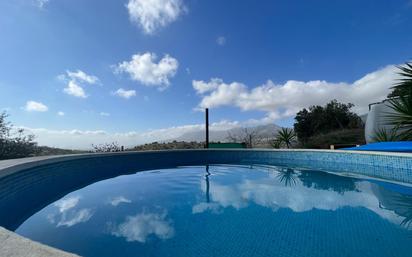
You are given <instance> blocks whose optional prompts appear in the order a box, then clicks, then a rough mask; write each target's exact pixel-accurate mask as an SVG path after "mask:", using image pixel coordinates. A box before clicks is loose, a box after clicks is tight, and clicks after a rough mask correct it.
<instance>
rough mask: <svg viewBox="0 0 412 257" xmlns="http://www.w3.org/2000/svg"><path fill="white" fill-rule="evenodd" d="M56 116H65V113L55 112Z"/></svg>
mask: <svg viewBox="0 0 412 257" xmlns="http://www.w3.org/2000/svg"><path fill="white" fill-rule="evenodd" d="M57 115H59V116H64V115H65V113H64V112H62V111H60V112H57Z"/></svg>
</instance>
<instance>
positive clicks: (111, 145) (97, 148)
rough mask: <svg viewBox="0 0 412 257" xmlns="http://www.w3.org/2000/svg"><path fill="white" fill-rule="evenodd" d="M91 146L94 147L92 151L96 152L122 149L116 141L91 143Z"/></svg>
mask: <svg viewBox="0 0 412 257" xmlns="http://www.w3.org/2000/svg"><path fill="white" fill-rule="evenodd" d="M92 147H93V149H94V152H96V153H108V152H120V151H122V147H120V146H119V145H118V144H117V143H116V142H112V143H104V144H99V145H92Z"/></svg>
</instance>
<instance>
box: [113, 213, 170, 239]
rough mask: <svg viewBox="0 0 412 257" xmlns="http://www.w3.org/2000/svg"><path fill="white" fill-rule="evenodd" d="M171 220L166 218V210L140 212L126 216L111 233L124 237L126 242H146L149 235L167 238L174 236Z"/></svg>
mask: <svg viewBox="0 0 412 257" xmlns="http://www.w3.org/2000/svg"><path fill="white" fill-rule="evenodd" d="M174 233H175V232H174V228H173V227H172V222H171V221H170V220H167V215H166V212H164V213H162V214H158V213H141V214H137V215H135V216H128V217H127V218H126V221H125V222H124V223H121V224H119V225H118V226H115V228H113V229H112V235H114V236H117V237H124V238H126V241H128V242H133V241H137V242H141V243H144V242H146V240H147V238H148V237H149V236H150V235H155V236H157V237H158V238H160V239H169V238H172V237H173V236H174Z"/></svg>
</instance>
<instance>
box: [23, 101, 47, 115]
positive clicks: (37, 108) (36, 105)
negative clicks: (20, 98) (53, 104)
mask: <svg viewBox="0 0 412 257" xmlns="http://www.w3.org/2000/svg"><path fill="white" fill-rule="evenodd" d="M24 109H25V110H26V111H28V112H47V110H48V109H49V108H48V107H47V106H46V105H44V104H43V103H41V102H36V101H27V102H26V106H25V107H24Z"/></svg>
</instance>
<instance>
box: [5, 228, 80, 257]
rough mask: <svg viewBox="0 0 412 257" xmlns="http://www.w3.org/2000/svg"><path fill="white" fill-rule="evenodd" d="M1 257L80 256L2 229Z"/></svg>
mask: <svg viewBox="0 0 412 257" xmlns="http://www.w3.org/2000/svg"><path fill="white" fill-rule="evenodd" d="M0 256H2V257H21V256H30V257H76V256H78V255H75V254H71V253H67V252H63V251H61V250H58V249H56V248H52V247H50V246H47V245H43V244H40V243H37V242H34V241H31V240H29V239H27V238H24V237H22V236H19V235H17V234H16V233H13V232H11V231H8V230H7V229H4V228H2V227H0Z"/></svg>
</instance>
